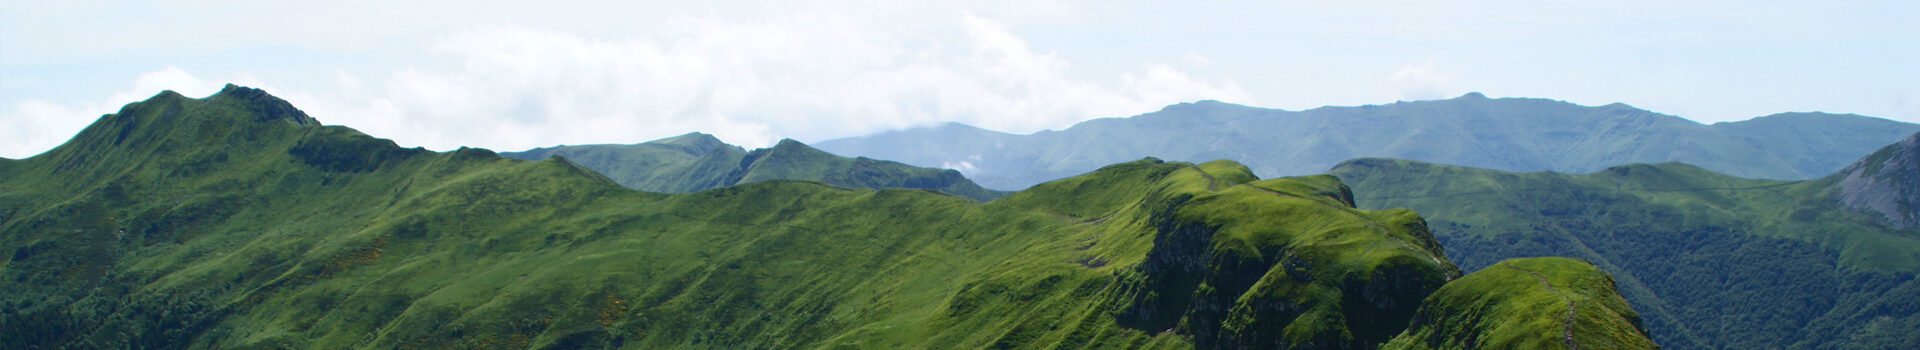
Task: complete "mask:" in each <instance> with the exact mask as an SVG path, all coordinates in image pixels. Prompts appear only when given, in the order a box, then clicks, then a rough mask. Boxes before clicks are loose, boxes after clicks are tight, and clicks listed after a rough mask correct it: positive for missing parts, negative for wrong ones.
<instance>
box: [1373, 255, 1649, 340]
mask: <svg viewBox="0 0 1920 350" xmlns="http://www.w3.org/2000/svg"><path fill="white" fill-rule="evenodd" d="M1644 332H1645V330H1643V329H1641V327H1640V315H1639V314H1638V313H1635V312H1634V311H1633V308H1632V307H1629V306H1628V305H1627V301H1626V300H1625V299H1621V298H1620V294H1619V293H1618V292H1616V291H1615V290H1614V284H1613V278H1612V277H1609V276H1608V275H1607V273H1606V272H1603V271H1600V269H1599V268H1596V267H1594V266H1593V265H1592V264H1588V263H1586V262H1585V261H1580V260H1579V259H1571V258H1559V257H1553V258H1515V259H1508V260H1505V261H1501V262H1499V263H1497V264H1494V265H1492V266H1489V267H1488V268H1486V269H1481V270H1480V271H1475V272H1474V273H1472V274H1469V275H1467V276H1466V277H1462V278H1460V279H1459V280H1457V281H1453V282H1450V283H1447V285H1446V286H1445V287H1441V288H1440V290H1438V291H1435V292H1434V293H1433V295H1432V296H1429V297H1427V301H1426V303H1425V304H1424V305H1422V306H1421V308H1420V312H1419V313H1418V314H1417V315H1416V316H1414V319H1413V321H1412V323H1411V325H1410V326H1408V329H1407V331H1406V332H1404V333H1401V334H1400V335H1399V336H1397V337H1394V339H1393V341H1392V342H1390V343H1388V344H1387V345H1386V346H1383V347H1382V348H1383V349H1573V348H1588V349H1653V348H1657V347H1658V346H1657V345H1655V344H1653V342H1652V341H1651V340H1649V339H1647V337H1646V335H1645V334H1644Z"/></svg>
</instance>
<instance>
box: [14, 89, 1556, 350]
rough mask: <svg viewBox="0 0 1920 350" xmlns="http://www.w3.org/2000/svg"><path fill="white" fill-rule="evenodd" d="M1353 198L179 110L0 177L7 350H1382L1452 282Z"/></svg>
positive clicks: (1391, 223)
mask: <svg viewBox="0 0 1920 350" xmlns="http://www.w3.org/2000/svg"><path fill="white" fill-rule="evenodd" d="M1352 203H1353V201H1352V196H1351V194H1350V192H1349V190H1348V189H1347V187H1346V186H1345V185H1343V184H1341V183H1340V182H1339V181H1338V180H1336V179H1335V178H1333V177H1330V176H1309V177H1300V178H1281V179H1267V180H1259V179H1256V178H1255V177H1254V176H1253V175H1252V173H1251V172H1250V171H1248V170H1247V169H1246V167H1244V166H1241V165H1239V164H1236V163H1232V162H1210V163H1205V164H1198V165H1195V164H1190V163H1178V162H1161V161H1158V160H1154V159H1147V160H1141V161H1134V162H1127V163H1121V164H1114V165H1111V166H1107V167H1104V168H1101V169H1099V170H1097V171H1094V172H1092V173H1088V174H1085V175H1081V176H1075V177H1071V178H1066V179H1062V180H1058V181H1053V182H1048V183H1045V184H1042V185H1039V186H1035V187H1033V188H1030V189H1028V190H1025V191H1022V192H1018V193H1013V194H1010V195H1008V196H1006V197H1004V198H1001V199H997V200H994V201H991V202H985V203H981V202H976V201H973V200H969V199H966V198H961V197H958V196H953V195H948V194H943V193H937V192H933V191H928V190H908V189H885V190H869V189H845V188H837V187H832V186H826V185H823V184H821V183H817V182H796V181H766V182H756V183H748V184H743V185H736V186H730V187H723V188H717V189H712V190H706V191H700V192H693V193H685V194H657V193H647V192H639V191H634V190H630V189H626V188H623V187H620V186H618V185H616V184H615V183H614V182H612V181H610V180H608V179H606V178H604V177H601V176H600V175H598V174H597V173H594V172H591V171H588V170H586V169H583V168H581V167H579V166H576V165H574V164H571V163H569V162H567V161H564V160H562V159H561V158H554V159H550V160H544V161H523V160H515V159H508V158H503V157H499V156H497V155H495V154H493V153H492V152H490V151H486V150H479V149H462V150H459V151H454V152H449V153H434V152H428V151H423V150H417V149H403V148H399V147H395V146H394V145H393V144H392V143H391V142H388V141H385V140H380V139H375V138H371V137H368V136H366V135H362V134H360V133H358V132H355V131H353V130H351V129H347V128H343V127H337V126H319V125H318V123H317V122H315V121H314V120H313V119H312V118H308V117H306V115H305V114H304V113H301V112H299V111H298V110H297V109H294V108H293V107H292V106H290V105H288V104H286V102H285V101H281V100H279V99H277V98H273V97H271V96H267V95H266V94H265V93H263V92H261V91H259V90H254V89H249V88H242V87H233V86H229V87H228V88H227V89H225V90H223V91H222V92H220V93H219V94H216V95H214V96H211V97H208V98H205V99H190V98H186V97H182V96H180V95H178V94H174V93H171V92H167V93H162V94H160V95H158V96H155V97H154V98H153V99H150V100H148V101H145V102H140V103H136V104H132V105H129V106H127V107H126V108H124V109H122V110H121V111H120V112H118V113H115V114H112V115H108V116H105V117H102V118H101V119H100V120H99V121H98V122H96V123H95V124H94V125H92V126H90V127H88V128H87V129H86V130H85V131H83V132H82V133H81V134H80V135H78V136H76V137H75V138H74V139H73V140H72V141H70V142H68V143H67V144H64V145H62V146H60V147H58V148H56V149H55V150H53V151H50V152H48V153H46V154H42V155H39V156H35V157H32V158H28V159H24V160H7V161H0V252H11V254H6V255H0V256H5V257H7V260H5V263H4V265H0V290H5V291H7V292H6V293H4V294H0V306H4V307H0V344H8V346H9V347H13V348H59V347H87V348H94V347H98V348H126V347H134V346H138V347H142V348H182V347H201V348H283V347H284V348H329V349H331V348H467V347H487V348H493V347H502V348H582V347H624V348H727V349H735V348H842V347H845V348H883V349H897V348H988V347H990V348H1241V347H1252V348H1371V347H1374V346H1376V345H1378V344H1382V343H1384V342H1386V341H1387V340H1388V339H1390V338H1391V337H1393V336H1395V335H1398V334H1400V333H1402V332H1403V331H1404V330H1405V328H1406V325H1407V324H1408V321H1409V320H1410V319H1412V318H1413V317H1414V314H1415V311H1416V309H1417V308H1419V307H1420V305H1421V302H1422V301H1423V300H1426V299H1427V298H1428V295H1429V294H1431V293H1432V292H1433V291H1434V290H1437V289H1440V288H1441V286H1442V284H1443V283H1445V282H1446V281H1448V280H1451V279H1453V277H1456V276H1458V270H1457V269H1455V268H1454V267H1453V264H1452V263H1451V262H1449V261H1448V260H1447V259H1446V257H1445V256H1444V255H1443V254H1442V253H1441V250H1440V247H1439V246H1438V245H1437V244H1436V243H1435V241H1434V240H1433V239H1432V236H1430V235H1429V234H1428V233H1427V231H1426V225H1425V222H1424V221H1423V220H1421V219H1420V217H1419V216H1418V215H1415V214H1414V213H1413V212H1412V211H1407V210H1397V209H1395V210H1375V211H1368V210H1358V209H1354V208H1353V207H1352V206H1351V205H1352ZM1475 288H1479V287H1475ZM1490 292H1493V291H1490ZM1428 317H1449V316H1446V315H1429V316H1428ZM1517 321H1522V320H1517Z"/></svg>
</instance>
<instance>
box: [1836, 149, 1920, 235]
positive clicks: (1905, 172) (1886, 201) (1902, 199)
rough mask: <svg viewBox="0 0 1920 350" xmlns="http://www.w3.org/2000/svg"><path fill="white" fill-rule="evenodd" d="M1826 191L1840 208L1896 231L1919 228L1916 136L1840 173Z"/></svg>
mask: <svg viewBox="0 0 1920 350" xmlns="http://www.w3.org/2000/svg"><path fill="white" fill-rule="evenodd" d="M1834 176H1837V177H1839V179H1838V181H1837V182H1836V183H1835V184H1834V185H1833V187H1831V188H1830V190H1831V191H1833V192H1834V196H1835V199H1837V200H1839V201H1840V204H1842V205H1845V206H1847V207H1850V208H1854V209H1859V210H1862V211H1866V212H1870V213H1874V214H1878V215H1880V216H1882V217H1885V218H1886V219H1887V222H1888V223H1891V224H1893V226H1894V227H1898V228H1912V227H1915V226H1916V225H1920V133H1916V134H1913V135H1912V136H1908V137H1907V138H1906V139H1905V140H1901V141H1900V142H1899V143H1895V144H1893V145H1889V146H1887V147H1885V148H1881V149H1880V150H1879V151H1876V152H1873V155H1869V156H1867V157H1866V158H1863V159H1860V160H1859V161H1856V162H1854V163H1853V165H1848V166H1847V167H1846V168H1845V169H1841V170H1840V172H1839V173H1838V174H1834Z"/></svg>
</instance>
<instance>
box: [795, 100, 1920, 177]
mask: <svg viewBox="0 0 1920 350" xmlns="http://www.w3.org/2000/svg"><path fill="white" fill-rule="evenodd" d="M1914 132H1920V125H1916V124H1911V123H1903V122H1896V121H1890V120H1885V119H1878V118H1871V117H1862V116H1857V115H1844V114H1825V113H1785V114H1778V115H1771V116H1765V117H1759V118H1754V119H1752V120H1746V121H1739V122H1727V123H1716V124H1713V125H1702V124H1700V123H1696V122H1693V121H1689V120H1686V119H1682V118H1679V117H1675V116H1670V115H1664V114H1659V113H1654V112H1650V111H1646V110H1642V109H1638V108H1634V107H1632V106H1628V105H1625V104H1618V103H1615V104H1610V105H1605V106H1598V107H1589V106H1581V105H1576V104H1572V103H1566V102H1561V101H1554V100H1545V99H1531V98H1499V99H1491V98H1487V97H1485V96H1483V95H1480V94H1478V93H1473V94H1467V95H1465V96H1461V97H1458V98H1454V99H1448V100H1435V101H1416V102H1400V103H1393V104H1387V105H1368V106H1359V107H1322V108H1315V109H1311V110H1305V111H1285V110H1277V109H1265V108H1255V107H1248V106H1241V105H1234V104H1228V103H1221V102H1215V101H1200V102H1196V103H1182V104H1177V105H1172V106H1167V107H1166V108H1164V109H1161V110H1160V111H1157V112H1152V113H1147V114H1141V115H1137V116H1133V117H1127V118H1103V119H1094V120H1089V121H1086V122H1082V123H1079V124H1077V125H1074V126H1073V127H1070V128H1067V129H1064V130H1058V131H1041V132H1037V133H1034V134H1031V135H1012V134H1006V133H1000V132H995V131H989V130H985V129H979V128H975V127H971V126H966V125H961V124H953V123H949V124H943V125H939V126H934V127H928V128H920V129H909V130H902V131H894V132H887V133H881V134H876V135H871V136H864V137H855V138H846V139H837V140H828V141H823V142H816V143H815V144H814V145H815V146H816V147H819V148H820V149H823V150H827V151H830V152H833V153H836V154H844V155H858V156H866V157H873V158H880V159H892V160H897V161H900V162H904V163H907V164H913V165H918V166H925V167H943V168H953V169H960V170H961V171H962V172H964V173H966V175H967V177H969V178H972V179H973V180H974V181H976V182H979V183H980V184H981V185H983V186H986V187H988V188H994V189H1019V188H1025V187H1026V186H1030V185H1033V184H1036V183H1040V182H1042V181H1046V180H1051V179H1056V178H1060V177H1064V176H1069V175H1072V174H1078V173H1081V172H1085V171H1088V170H1092V169H1094V168H1097V167H1099V166H1101V165H1105V164H1108V163H1112V162H1118V161H1125V160H1130V159H1138V158H1140V157H1147V156H1152V157H1159V158H1165V159H1170V160H1181V161H1196V162H1197V161H1207V160H1213V159H1231V160H1235V161H1239V162H1241V163H1244V164H1247V166H1248V167H1250V168H1252V169H1253V170H1254V173H1256V174H1260V175H1261V176H1293V175H1305V174H1315V173H1319V172H1321V171H1325V170H1326V169H1328V168H1329V167H1332V166H1333V165H1335V164H1338V163H1339V162H1340V161H1344V160H1347V159H1353V158H1360V157H1386V158H1401V159H1412V160H1419V161H1425V162H1434V163H1443V164H1455V165H1464V166H1471V167H1479V168H1487V169H1497V170H1506V171H1543V170H1551V171H1558V172H1572V173H1585V172H1593V171H1599V170H1601V169H1605V168H1607V167H1610V166H1614V165H1619V164H1628V163H1659V162H1668V161H1678V162H1685V163H1688V164H1694V165H1697V166H1700V167H1704V168H1707V169H1712V170H1714V171H1718V172H1722V173H1726V174H1731V175H1734V176H1740V177H1750V178H1768V179H1783V180H1801V179H1810V178H1815V177H1820V176H1825V175H1827V174H1831V173H1833V172H1834V171H1835V170H1839V169H1840V167H1843V166H1846V165H1847V162H1848V161H1850V160H1852V159H1853V158H1855V157H1858V156H1859V155H1861V154H1866V153H1868V152H1872V151H1873V150H1874V149H1876V148H1879V147H1880V146H1883V145H1886V144H1887V143H1891V142H1894V141H1897V140H1899V139H1900V138H1901V137H1905V136H1906V135H1907V134H1911V133H1914Z"/></svg>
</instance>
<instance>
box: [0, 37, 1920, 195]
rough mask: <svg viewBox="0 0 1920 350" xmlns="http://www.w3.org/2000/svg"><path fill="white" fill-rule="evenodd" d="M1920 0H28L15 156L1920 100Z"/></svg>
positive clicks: (1694, 111)
mask: <svg viewBox="0 0 1920 350" xmlns="http://www.w3.org/2000/svg"><path fill="white" fill-rule="evenodd" d="M1915 18H1920V2H1915V1H1845V0H1838V1H1798V2H1786V1H1639V0H1625V1H1620V0H1616V1H1538V0H1536V1H1474V0H1466V1H1339V2H1333V1H1285V0H1283V1H1210V2H1175V1H1072V0H1057V1H1048V0H1037V1H1036V0H1026V1H960V2H956V1H884V2H871V3H869V2H854V1H806V0H800V1H773V2H760V1H745V2H742V1H675V2H659V1H635V2H613V1H604V2H603V1H584V2H583V1H569V0H556V1H537V2H536V1H486V0H481V1H362V0H346V1H226V0H185V1H142V0H130V1H129V0H123V1H85V0H63V1H25V0H0V157H8V158H22V157H27V156H31V155H34V154H38V153H41V152H44V151H46V150H48V149H51V148H53V147H54V146H57V145H59V144H60V143H61V142H64V141H65V140H67V139H68V138H71V137H72V136H73V134H74V133H76V132H78V131H79V130H80V129H81V128H83V127H85V126H86V125H88V124H89V123H92V122H93V121H94V120H96V119H98V118H99V117H100V116H101V115H103V114H108V113H113V112H114V111H117V110H118V109H119V107H120V106H121V105H124V104H126V103H130V102H135V101H139V100H143V99H146V98H148V97H151V96H153V95H154V94H157V93H159V92H160V91H161V90H174V91H178V92H180V93H182V94H186V95H188V96H194V97H200V96H206V95H210V94H212V93H214V92H217V91H218V90H219V89H220V87H221V86H223V85H225V84H227V83H235V84H240V85H246V86H253V87H259V88H263V89H266V90H267V91H268V92H269V93H272V94H274V95H276V96H280V97H281V98H284V99H287V100H288V101H290V102H292V103H293V104H294V105H295V106H296V107H298V108H301V109H302V110H305V111H306V112H307V113H308V114H309V115H312V116H313V117H315V118H317V119H319V120H320V121H321V122H323V123H326V124H334V125H346V126H349V127H352V128H355V129H358V130H360V131H362V132H365V133H367V134H370V135H373V136H376V137H382V138H389V139H393V140H394V141H395V142H397V143H399V144H401V145H403V146H422V147H426V148H428V149H433V150H450V149H453V148H457V147H460V146H474V147H484V148H490V149H494V150H498V151H515V150H525V149H529V148H534V147H543V146H552V145H559V144H596V143H637V142H642V141H646V140H652V139H657V138H662V137H668V136H673V135H678V134H683V133H687V132H693V131H699V132H706V133H711V134H715V135H716V136H718V137H720V138H721V139H723V140H726V141H728V142H731V143H735V144H740V145H743V146H747V147H763V146H767V145H771V144H773V143H774V142H775V141H777V140H779V139H781V138H793V139H797V140H801V141H806V142H817V141H823V140H828V139H833V138H840V137H851V136H860V135H866V134H872V133H876V132H882V131H887V130H895V129H902V128H911V127H919V126H928V125H935V124H939V123H943V122H949V121H953V122H961V123H966V124H971V125H976V126H981V127H985V128H988V129H994V130H1001V131H1007V132H1013V133H1030V132H1035V131H1039V130H1046V129H1061V128H1066V127H1068V126H1071V125H1073V124H1074V123H1077V122H1080V121H1084V120H1088V119H1093V118H1101V117H1125V116H1131V115H1137V114H1142V113H1148V112H1152V111H1156V110H1159V109H1160V108H1161V107H1164V106H1166V105H1169V104H1175V103H1180V102H1190V101H1195V100H1204V99H1211V100H1220V101H1226V102H1232V103H1239V104H1245V105H1252V106H1260V107H1270V108H1282V109H1290V110H1299V109H1308V108H1314V107H1319V106H1325V105H1364V104H1384V103H1391V102H1395V101H1402V100H1427V99H1440V98H1450V97H1454V96H1458V95H1461V94H1465V93H1467V92H1474V91H1478V92H1482V93H1485V94H1487V95H1489V96H1493V97H1541V98H1550V99H1557V100H1565V101H1569V102H1574V103H1579V104H1585V105H1603V104H1608V103H1613V102H1622V103H1627V104H1630V105H1634V106H1637V107H1640V108H1645V109H1649V110H1653V111H1656V112H1661V113H1667V114H1672V115H1677V116H1681V117H1685V118H1688V119H1692V120H1695V121H1699V122H1703V123H1712V122H1719V121H1733V120H1745V119H1750V118H1753V117H1758V116H1764V115H1768V114H1773V113H1779V112H1790V111H1825V112H1833V113H1856V114H1862V115H1868V116H1875V117H1881V118H1888V119H1895V120H1903V121H1908V122H1920V86H1916V84H1920V68H1917V67H1915V65H1916V63H1920V24H1916V23H1920V21H1915V20H1914V19H1915Z"/></svg>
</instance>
